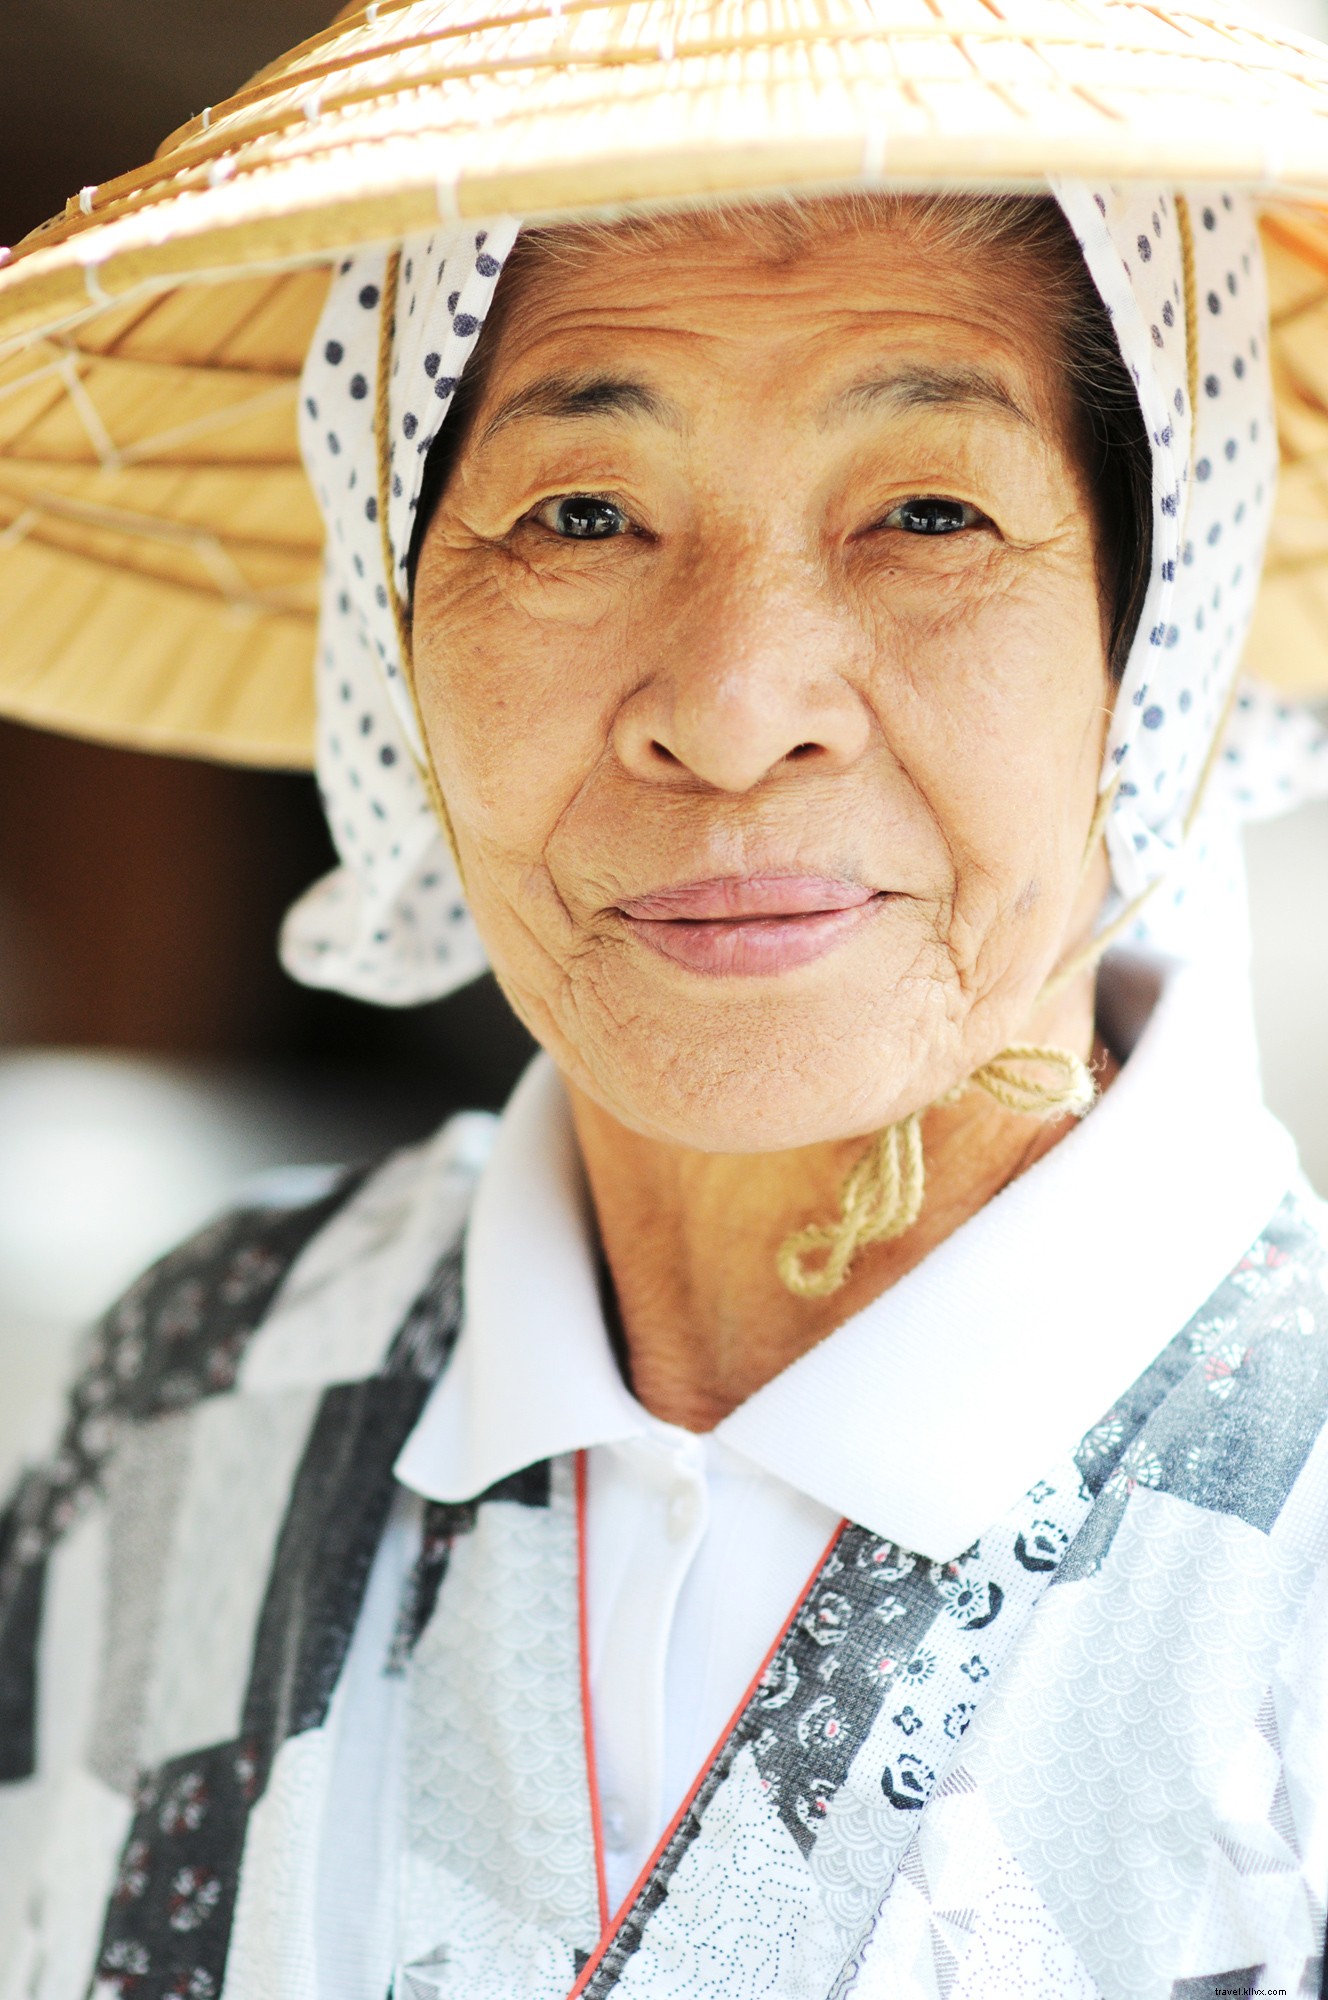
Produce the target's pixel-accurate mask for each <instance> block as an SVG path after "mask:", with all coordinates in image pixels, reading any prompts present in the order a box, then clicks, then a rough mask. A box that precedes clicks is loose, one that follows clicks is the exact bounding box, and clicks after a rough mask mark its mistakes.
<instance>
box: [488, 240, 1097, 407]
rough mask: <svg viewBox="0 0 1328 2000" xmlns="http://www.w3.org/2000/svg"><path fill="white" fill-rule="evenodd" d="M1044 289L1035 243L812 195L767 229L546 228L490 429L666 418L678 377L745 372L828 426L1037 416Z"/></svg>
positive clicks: (522, 279) (511, 305) (526, 272)
mask: <svg viewBox="0 0 1328 2000" xmlns="http://www.w3.org/2000/svg"><path fill="white" fill-rule="evenodd" d="M1046 281H1047V273H1046V271H1045V270H1044V269H1042V268H1040V267H1039V264H1038V260H1037V258H1036V257H1035V255H1034V254H1033V253H1032V252H1031V251H1025V252H1024V253H1023V254H1022V255H1021V254H1019V246H1017V245H1015V246H1010V245H1007V246H1006V254H1004V255H997V254H995V252H994V251H993V250H992V249H991V247H990V246H987V245H984V244H981V243H975V244H969V245H964V244H963V243H962V242H956V241H955V240H953V233H952V234H951V239H950V240H946V237H945V235H944V234H943V233H942V232H940V231H934V230H928V228H927V227H926V225H925V222H923V221H919V220H916V219H914V218H913V217H911V216H909V215H908V213H907V211H902V212H901V205H900V204H897V203H896V204H893V205H891V206H890V207H888V208H883V209H882V211H881V212H880V214H879V215H878V216H877V217H875V218H871V217H863V216H862V215H861V214H853V213H850V214H846V213H844V212H843V211H842V210H841V209H840V208H839V207H837V205H835V204H833V203H830V202H827V203H825V204H818V205H817V206H816V211H815V212H814V213H812V214H811V215H807V214H805V213H804V214H801V215H800V216H799V226H798V228H797V230H796V233H794V232H793V231H788V230H786V231H784V232H781V235H780V236H778V237H774V238H772V235H771V233H770V232H769V231H768V230H763V229H762V228H761V227H760V226H759V224H758V225H757V226H756V227H754V228H753V229H752V230H751V231H750V232H749V233H743V232H742V231H739V230H735V229H734V228H733V227H732V226H731V225H730V224H728V223H727V222H726V221H724V220H716V219H714V218H711V217H707V216H705V215H703V214H698V215H694V216H689V217H686V218H671V219H670V223H669V226H668V227H667V228H655V229H652V228H650V227H649V226H646V227H642V226H641V225H639V224H632V225H625V226H620V227H618V228H616V229H614V228H603V229H597V230H594V231H585V230H575V229H572V230H569V231H568V232H567V233H566V235H565V236H562V237H560V235H559V233H558V232H553V231H550V232H547V233H541V236H540V237H539V238H538V239H536V240H535V241H534V242H533V243H532V244H531V245H530V246H529V247H523V248H522V249H520V250H519V251H518V254H517V256H516V257H515V259H514V260H513V264H512V267H511V268H510V269H509V271H508V273H507V274H506V275H505V277H504V280H503V283H502V286H501V287H500V291H499V297H498V300H497V301H496V305H495V325H494V326H493V328H492V333H491V339H490V341H489V342H488V343H486V345H487V347H488V353H487V354H486V355H485V356H484V357H483V361H484V364H485V365H484V366H483V376H484V381H483V393H482V397H481V399H480V400H481V405H482V408H483V412H484V415H483V427H484V428H485V429H488V428H489V427H491V426H492V424H493V423H494V420H495V418H496V417H498V418H500V419H501V413H502V412H503V411H505V410H510V411H513V412H517V411H519V412H520V414H522V415H523V416H524V415H530V414H543V415H570V414H589V413H591V411H592V410H594V409H596V408H598V409H601V410H613V411H614V412H616V413H624V412H626V411H627V410H628V409H629V408H630V407H631V406H632V404H633V402H635V405H636V413H639V414H656V415H658V414H663V413H664V412H665V406H666V404H667V401H668V388H669V386H672V387H673V388H674V389H675V391H676V392H677V393H678V394H680V395H683V396H686V395H687V393H688V387H689V385H691V386H693V387H695V388H701V389H704V388H705V387H706V386H707V385H711V386H714V385H716V384H717V383H718V382H720V381H723V380H724V379H725V378H729V377H732V378H735V379H737V380H739V381H742V380H746V379H750V371H752V370H755V371H757V372H758V373H759V374H761V375H762V376H769V377H773V378H774V382H775V385H776V386H777V388H778V390H779V393H780V396H781V401H782V402H783V403H784V404H785V405H786V406H790V407H791V406H796V407H799V408H800V409H803V410H804V411H805V412H806V413H807V414H809V415H810V416H813V417H815V418H817V419H820V420H824V419H825V418H827V417H829V416H831V415H833V414H835V413H838V411H839V410H840V407H841V406H842V405H843V404H845V402H848V403H852V402H853V401H854V400H855V399H856V400H857V401H858V404H859V406H860V407H865V406H866V405H867V404H868V403H874V404H875V405H876V406H877V407H886V406H887V405H889V406H892V407H894V408H896V409H898V408H903V407H906V406H911V407H913V408H918V407H921V406H922V405H925V404H928V403H932V402H944V403H947V404H954V403H955V402H956V401H967V402H969V403H971V404H972V405H974V406H975V407H976V406H982V407H984V408H985V409H986V411H987V412H988V413H990V412H991V411H993V410H1003V411H1004V413H1005V414H1006V415H1007V416H1013V417H1016V418H1019V417H1022V418H1024V419H1033V418H1034V415H1035V406H1036V405H1037V404H1038V403H1040V402H1041V400H1042V397H1043V393H1044V391H1045V388H1046V382H1047V378H1048V375H1049V373H1050V372H1051V371H1053V370H1054V369H1055V366H1056V363H1057V360H1058V341H1057V337H1056V332H1055V329H1054V325H1053V321H1054V315H1049V314H1048V313H1047V312H1046V311H1045V309H1044V304H1045V297H1044V295H1045V293H1046V292H1047V290H1048V286H1047V282H1046ZM609 382H619V383H628V384H630V383H635V384H637V389H638V393H636V395H635V397H634V396H633V393H632V391H631V389H630V388H627V389H613V390H609V389H606V388H604V387H603V386H602V385H603V384H605V383H609ZM652 399H653V402H654V403H655V405H656V408H655V409H653V410H651V409H649V408H648V407H647V406H648V405H649V404H650V403H651V401H652Z"/></svg>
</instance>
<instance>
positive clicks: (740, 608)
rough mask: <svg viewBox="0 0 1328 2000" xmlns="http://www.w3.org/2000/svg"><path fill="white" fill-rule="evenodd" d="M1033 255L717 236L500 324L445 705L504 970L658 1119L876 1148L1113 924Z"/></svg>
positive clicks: (1088, 608) (524, 300)
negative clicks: (1105, 921) (864, 1137)
mask: <svg viewBox="0 0 1328 2000" xmlns="http://www.w3.org/2000/svg"><path fill="white" fill-rule="evenodd" d="M1034 277H1035V274H1033V273H1030V272H1028V271H1021V270H1019V269H1017V268H1011V267H1010V260H1009V259H1008V258H1007V259H1006V260H1005V261H1004V262H1003V263H998V262H997V261H996V260H994V259H992V258H990V257H989V256H984V255H983V254H981V253H978V254H974V255H969V256H965V257H963V258H956V257H955V255H954V254H953V252H950V253H946V254H943V253H941V252H940V251H939V250H938V249H937V248H935V247H934V246H933V247H929V245H928V243H927V241H926V240H925V239H923V238H921V237H920V236H919V235H918V234H917V233H916V231H915V230H913V229H908V230H905V229H904V228H902V227H901V226H900V225H899V224H898V223H897V222H896V223H894V224H886V223H884V222H883V223H882V225H881V227H880V228H879V229H877V230H876V231H874V232H872V233H868V234H864V233H863V232H862V230H861V228H858V229H854V228H853V227H852V226H851V225H850V224H849V223H848V222H847V221H846V220H845V221H844V222H843V223H842V224H828V225H827V228H826V230H825V231H824V232H823V233H821V234H819V235H818V237H817V239H816V241H815V243H814V244H811V243H810V242H809V243H808V245H807V247H806V249H805V251H803V252H802V253H801V254H789V253H787V252H786V253H785V254H783V255H776V254H774V252H773V251H772V250H771V249H770V247H769V246H766V245H763V244H762V243H760V242H745V241H744V240H743V239H742V238H741V237H739V236H736V235H734V234H733V233H732V232H731V231H727V230H723V229H721V228H719V227H717V226H716V225H715V224H713V223H707V222H705V221H703V220H700V219H698V220H697V221H696V222H695V224H694V225H693V226H691V227H690V228H689V229H688V230H687V231H686V232H685V233H681V234H677V235H675V236H674V238H672V239H671V240H667V241H665V242H662V243H661V242H660V241H658V240H650V239H646V241H645V242H644V243H643V242H642V241H641V240H639V239H635V238H633V237H632V236H630V235H628V234H626V233H624V234H623V235H622V236H621V237H620V238H618V239H612V240H607V241H604V240H601V241H598V242H597V243H596V244H595V245H594V247H592V248H584V247H582V248H579V249H578V250H577V252H576V254H575V255H574V256H573V257H572V258H571V259H570V260H567V261H561V260H560V261H557V262H554V261H551V260H547V259H546V260H543V261H537V262H535V263H534V264H533V265H532V266H531V267H530V268H529V269H527V270H526V271H524V272H522V274H521V275H520V277H519V279H518V280H517V281H516V282H517V285H518V287H519V289H518V290H517V291H516V292H515V295H514V296H511V297H510V298H509V300H508V301H507V309H506V310H505V311H504V313H503V315H502V318H501V322H500V323H499V324H498V325H497V326H496V327H495V329H494V330H493V331H494V334H495V336H496V337H495V339H494V343H493V346H492V350H491V353H490V356H489V367H488V372H487V375H486V377H485V380H484V386H483V389H482V392H481V395H480V398H479V401H478V403H477V405H476V408H475V412H474V416H473V420H472V422H471V424H470V427H469V430H468V433H467V436H466V440H465V443H464V445H463V447H462V449H461V451H460V454H459V457H458V459H457V462H456V466H455V470H454V472H453V474H452V477H451V479H450V481H449V484H448V486H447V489H446V492H445V493H444V496H443V499H442V501H441V503H440V505H439V508H438V511H437V513H436V515H435V518H434V520H433V522H432V523H431V525H430V527H429V530H428V533H427V535H426V538H425V541H424V545H423V550H422V554H421V559H420V566H419V574H418V578H417V588H416V598H415V665H416V674H417V679H418V690H419V700H420V705H421V709H422V713H423V718H424V724H425V728H426V731H427V735H428V741H429V748H430V751H431V754H432V757H433V760H434V763H435V766H436V769H437V774H438V779H439V783H440V785H441V788H442V792H443V795H444V797H445V798H446V800H447V804H448V808H449V810H450V814H451V819H452V823H453V826H454V829H455V834H456V840H457V845H458V849H459V853H460V858H461V862H462V867H463V870H464V874H465V881H466V889H467V893H468V896H469V899H470V903H471V907H472V909H473V911H474V914H475V917H476V920H477V922H478V924H479V927H480V931H481V933H482V935H483V937H484V940H485V943H486V945H487V947H488V950H489V953H490V956H491V958H492V962H493V965H494V967H495V970H496V972H497V974H498V977H499V979H500V981H501V982H502V985H503V987H504V989H505V991H506V992H507V994H508V996H509V998H510V999H511V1001H512V1003H513V1005H514V1006H515V1008H516V1010H517V1011H518V1013H519V1014H520V1015H521V1017H522V1018H523V1020H524V1021H525V1022H526V1023H527V1025H528V1026H529V1027H530V1029H531V1031H532V1032H533V1033H534V1034H535V1036H536V1037H537V1038H538V1039H539V1041H540V1042H542V1043H543V1045H544V1046H545V1047H546V1048H547V1049H548V1050H549V1051H550V1052H551V1053H552V1055H553V1057H554V1059H555V1061H556V1062H557V1063H558V1065H559V1066H560V1068H561V1069H562V1070H563V1071H564V1073H565V1074H566V1075H567V1076H568V1077H569V1078H570V1079H571V1080H572V1082H573V1083H574V1084H576V1085H577V1086H579V1087H580V1088H581V1089H582V1090H584V1091H586V1092H587V1093H589V1095H590V1096H591V1097H592V1098H594V1099H596V1100H597V1101H598V1102H599V1103H600V1104H601V1105H603V1106H604V1107H605V1108H607V1109H608V1110H609V1111H610V1112H612V1113H613V1114H614V1115H615V1116H616V1117H617V1118H619V1119H620V1120H622V1121H623V1122H624V1123H626V1124H627V1125H629V1126H631V1127H632V1128H634V1129H636V1130H638V1131H641V1132H644V1133H646V1134H648V1135H651V1136H654V1137H658V1138H663V1139H668V1140H673V1141H677V1142H681V1143H684V1144H687V1145H690V1146H694V1147H698V1148H701V1149H704V1150H722V1151H726V1152H742V1151H759V1150H773V1149H777V1148H783V1147H790V1146H798V1145H806V1144H810V1143H813V1142H815V1141H819V1140H825V1139H834V1138H847V1137H850V1136H854V1135H857V1134H860V1133H866V1132H869V1131H874V1130H876V1129H878V1128H880V1127H881V1126H883V1125H885V1124H887V1123H888V1122H890V1121H891V1120H893V1119H895V1118H897V1117H901V1116H903V1115H904V1114H906V1113H907V1112H909V1111H911V1110H914V1109H917V1108H919V1107H920V1106H922V1105H923V1104H925V1103H927V1102H929V1101H931V1100H932V1099H933V1098H935V1097H936V1096H937V1095H939V1094H940V1093H941V1092H942V1091H944V1090H946V1089H947V1088H949V1087H950V1086H951V1085H952V1084H954V1083H955V1082H957V1081H958V1080H959V1079H960V1078H961V1077H963V1076H966V1075H968V1074H969V1073H970V1072H971V1071H972V1070H973V1069H975V1068H976V1067H978V1066H979V1065H980V1064H981V1063H982V1062H984V1061H986V1060H988V1059H989V1058H990V1057H991V1056H992V1055H993V1054H995V1053H996V1052H997V1051H998V1050H999V1049H1000V1048H1001V1047H1003V1046H1004V1045H1005V1044H1006V1043H1008V1042H1010V1041H1011V1040H1015V1039H1017V1038H1018V1037H1019V1036H1020V1033H1021V1031H1022V1030H1023V1029H1024V1026H1025V1023H1026V1019H1027V1015H1028V1012H1029V1009H1030V1007H1031V1005H1032V1003H1033V1001H1034V999H1035V996H1036V994H1037V992H1038V989H1039V987H1040V986H1041V984H1042V982H1043V980H1044V979H1045V977H1046V975H1047V974H1048V972H1049V971H1050V970H1051V969H1052V967H1053V966H1054V964H1055V962H1056V960H1057V958H1058V956H1059V955H1060V953H1061V951H1062V948H1063V945H1064V941H1065V939H1066V936H1067V930H1068V929H1070V928H1071V927H1072V926H1073V925H1074V924H1081V923H1082V922H1083V921H1084V915H1085V912H1084V909H1083V907H1082V904H1083V898H1082V895H1081V893H1080V889H1081V880H1080V878H1081V866H1082V861H1083V854H1084V845H1085V838H1086V833H1087V829H1088V825H1089V821H1090V818H1091V815H1092V810H1093V804H1094V798H1095V792H1096V782H1097V773H1098V769H1099V765H1100V761H1101V757H1102V748H1103V738H1104V733H1105V728H1106V722H1107V716H1108V710H1109V700H1110V683H1109V677H1108V672H1107V665H1106V635H1105V633H1104V626H1103V609H1102V596H1101V592H1100V590H1099V581H1098V566H1097V562H1096V551H1095V533H1094V521H1093V515H1092V503H1091V497H1090V494H1089V490H1088V486H1087V482H1086V479H1085V476H1084V474H1083V472H1082V470H1081V468H1080V465H1079V463H1078V459H1077V455H1076V449H1075V442H1074V438H1073V436H1072V434H1071V420H1070V406H1069V398H1068V396H1067V394H1066V391H1065V388H1064V385H1063V382H1062V378H1061V375H1060V372H1059V367H1058V363H1057V361H1056V358H1055V356H1054V355H1053V354H1052V353H1050V352H1049V351H1048V344H1047V335H1046V332H1045V314H1044V313H1043V311H1042V309H1041V305H1040V302H1039V293H1038V287H1037V285H1036V283H1034V282H1033V281H1032V280H1033V278H1034Z"/></svg>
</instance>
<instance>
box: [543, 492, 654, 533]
mask: <svg viewBox="0 0 1328 2000" xmlns="http://www.w3.org/2000/svg"><path fill="white" fill-rule="evenodd" d="M535 519H536V520H537V521H538V522H540V524H541V525H542V526H543V527H546V528H549V529H551V530H552V531H553V533H554V534H555V535H561V536H563V537H564V539H565V540H567V541H570V542H603V541H607V540H609V538H610V537H611V536H613V535H622V534H625V533H626V531H627V529H628V527H629V526H630V525H631V524H630V522H629V521H628V519H627V516H626V515H625V514H624V513H623V510H622V508H621V507H615V506H614V504H613V502H612V501H611V500H593V499H590V498H588V497H587V496H586V495H585V494H582V493H571V494H567V495H565V496H564V497H563V498H562V499H561V500H546V501H545V502H544V505H543V506H542V507H541V508H539V509H538V511H537V512H536V515H535Z"/></svg>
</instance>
